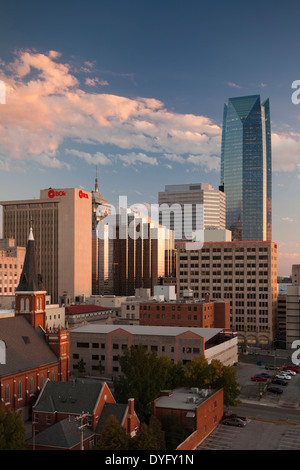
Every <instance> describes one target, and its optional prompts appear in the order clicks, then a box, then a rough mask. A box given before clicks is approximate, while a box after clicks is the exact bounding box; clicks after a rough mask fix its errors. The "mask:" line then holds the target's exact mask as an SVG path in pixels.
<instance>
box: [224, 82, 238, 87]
mask: <svg viewBox="0 0 300 470" xmlns="http://www.w3.org/2000/svg"><path fill="white" fill-rule="evenodd" d="M227 85H228V86H230V87H231V88H242V87H241V86H240V85H237V83H234V82H227Z"/></svg>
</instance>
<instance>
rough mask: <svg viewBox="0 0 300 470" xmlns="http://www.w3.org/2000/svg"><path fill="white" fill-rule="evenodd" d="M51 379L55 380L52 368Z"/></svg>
mask: <svg viewBox="0 0 300 470" xmlns="http://www.w3.org/2000/svg"><path fill="white" fill-rule="evenodd" d="M51 380H55V371H54V370H53V371H52V374H51Z"/></svg>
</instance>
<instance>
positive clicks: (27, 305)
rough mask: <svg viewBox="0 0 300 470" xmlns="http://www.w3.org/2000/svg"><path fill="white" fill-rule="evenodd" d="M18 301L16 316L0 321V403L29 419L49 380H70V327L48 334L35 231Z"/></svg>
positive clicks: (22, 276)
mask: <svg viewBox="0 0 300 470" xmlns="http://www.w3.org/2000/svg"><path fill="white" fill-rule="evenodd" d="M15 298H16V309H15V317H10V318H3V319H1V320H0V339H1V341H2V342H3V344H4V345H5V353H6V354H5V356H6V357H5V363H4V364H0V402H1V404H2V405H3V407H4V409H5V410H7V409H14V410H15V411H19V412H22V414H23V417H24V418H27V417H28V416H29V415H30V409H31V407H32V405H33V404H34V402H35V400H36V398H37V396H38V394H39V392H40V390H41V389H42V387H43V385H44V383H45V381H46V380H47V378H50V379H51V380H57V381H68V380H69V368H70V367H69V330H68V328H66V329H62V328H59V329H57V330H53V331H52V332H51V333H50V332H49V331H47V325H46V291H45V290H44V288H43V284H42V279H41V276H40V275H39V274H38V273H37V268H36V259H35V244H34V238H33V235H32V231H30V234H29V238H28V243H27V247H26V255H25V260H24V266H23V271H22V274H21V277H20V282H19V285H18V287H17V289H16V292H15Z"/></svg>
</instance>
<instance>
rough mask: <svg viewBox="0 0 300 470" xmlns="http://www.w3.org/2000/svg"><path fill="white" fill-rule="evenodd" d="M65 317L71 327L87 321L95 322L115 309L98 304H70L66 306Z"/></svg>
mask: <svg viewBox="0 0 300 470" xmlns="http://www.w3.org/2000/svg"><path fill="white" fill-rule="evenodd" d="M65 309H66V313H65V318H66V322H67V323H68V325H69V327H70V328H73V327H75V326H78V325H80V324H83V323H86V322H94V321H99V320H103V319H104V318H108V317H109V315H112V314H113V310H111V309H109V308H107V307H99V306H98V305H90V304H88V305H85V304H79V305H70V306H69V307H65Z"/></svg>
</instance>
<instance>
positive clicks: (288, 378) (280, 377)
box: [275, 374, 292, 380]
mask: <svg viewBox="0 0 300 470" xmlns="http://www.w3.org/2000/svg"><path fill="white" fill-rule="evenodd" d="M275 377H276V378H277V379H284V380H291V378H292V377H291V376H290V375H284V374H278V375H276V376H275Z"/></svg>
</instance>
